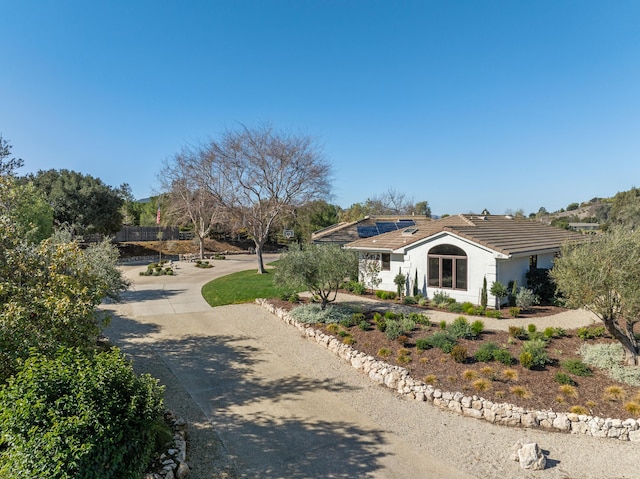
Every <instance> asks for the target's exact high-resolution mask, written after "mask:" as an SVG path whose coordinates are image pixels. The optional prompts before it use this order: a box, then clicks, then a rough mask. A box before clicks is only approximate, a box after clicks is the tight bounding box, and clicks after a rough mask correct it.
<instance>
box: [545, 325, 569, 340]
mask: <svg viewBox="0 0 640 479" xmlns="http://www.w3.org/2000/svg"><path fill="white" fill-rule="evenodd" d="M542 335H543V336H544V337H545V338H546V339H553V338H561V337H563V336H566V335H567V332H566V331H565V330H564V329H562V328H553V327H551V326H549V327H548V328H544V331H543V332H542Z"/></svg>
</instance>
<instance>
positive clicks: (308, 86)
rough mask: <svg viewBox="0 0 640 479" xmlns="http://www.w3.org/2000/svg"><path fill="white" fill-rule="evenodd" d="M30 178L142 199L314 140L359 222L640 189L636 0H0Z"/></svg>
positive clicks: (11, 99) (1, 30) (495, 209)
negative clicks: (289, 136)
mask: <svg viewBox="0 0 640 479" xmlns="http://www.w3.org/2000/svg"><path fill="white" fill-rule="evenodd" d="M0 14H1V26H0V133H1V134H2V136H3V137H4V139H5V140H8V141H9V142H10V143H11V144H12V145H13V153H14V154H15V156H18V157H20V158H22V159H23V160H24V161H25V168H24V169H23V170H21V171H20V173H26V172H28V171H37V170H39V169H49V168H56V169H62V168H66V169H71V170H75V171H79V172H81V173H84V174H90V175H92V176H96V177H99V178H101V179H102V180H103V181H104V182H105V183H107V184H109V185H112V186H119V185H120V184H121V183H129V184H130V185H131V187H132V189H133V193H134V196H136V197H137V198H143V197H146V196H149V195H151V194H154V193H156V192H157V188H158V182H157V175H158V173H159V170H160V168H161V164H162V161H163V160H164V159H166V158H168V157H170V156H172V155H173V154H175V153H176V152H178V151H179V150H180V149H181V148H182V147H183V146H184V145H187V144H193V143H199V142H203V141H206V140H207V139H210V138H216V137H217V136H218V135H219V134H220V133H221V132H222V131H224V129H226V128H236V127H238V125H239V124H246V125H248V126H256V125H259V124H261V123H265V122H268V123H271V124H273V125H274V126H276V127H278V128H282V129H286V130H291V131H293V132H299V133H301V134H305V135H310V136H313V137H315V138H316V139H317V141H318V142H319V143H320V144H321V145H323V149H324V154H325V155H326V158H327V159H328V160H329V161H330V162H331V163H332V165H333V171H334V175H335V179H334V181H333V184H334V198H333V199H332V202H333V203H336V204H338V205H340V206H342V207H348V206H350V205H351V204H352V203H355V202H364V201H365V200H366V199H367V198H368V197H374V196H378V195H380V194H381V193H383V192H385V191H387V190H389V189H393V190H395V191H396V192H402V193H404V194H405V195H406V196H407V198H408V199H412V200H413V201H424V200H426V201H428V202H429V204H430V206H431V209H432V211H433V213H434V214H444V213H449V214H455V213H469V212H480V211H481V210H482V209H483V208H488V209H489V211H490V212H491V213H494V214H502V213H505V212H506V211H507V210H512V211H515V210H518V209H523V210H524V211H525V213H527V214H528V213H530V212H536V211H538V209H539V208H540V207H542V206H544V207H545V208H546V209H547V210H548V211H555V210H557V209H560V208H563V207H566V206H567V205H568V204H569V203H572V202H580V201H585V200H589V199H591V198H592V197H595V196H600V197H607V196H613V195H614V194H615V193H617V192H618V191H625V190H628V189H630V188H631V187H632V186H640V181H638V179H639V176H640V175H639V173H640V1H638V0H628V1H626V0H615V1H607V0H602V1H591V0H575V1H565V0H535V1H534V0H531V1H524V0H504V1H498V0H494V1H491V0H488V1H483V0H468V1H464V0H438V1H430V0H423V1H402V0H396V1H392V0H388V1H377V0H368V1H364V0H363V1H351V0H340V1H339V0H295V1H294V0H219V1H215V0H206V1H205V0H189V1H185V0H182V1H180V0H174V1H167V0H144V1H137V0H109V1H106V0H90V1H87V0H55V1H54V0H51V1H50V0H42V1H35V0H0Z"/></svg>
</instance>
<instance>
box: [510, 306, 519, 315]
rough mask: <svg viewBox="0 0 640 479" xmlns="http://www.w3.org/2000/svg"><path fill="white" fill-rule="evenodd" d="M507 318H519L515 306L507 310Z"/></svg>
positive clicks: (517, 309)
mask: <svg viewBox="0 0 640 479" xmlns="http://www.w3.org/2000/svg"><path fill="white" fill-rule="evenodd" d="M509 316H511V317H512V318H517V317H518V316H520V308H519V307H517V306H511V307H510V308H509Z"/></svg>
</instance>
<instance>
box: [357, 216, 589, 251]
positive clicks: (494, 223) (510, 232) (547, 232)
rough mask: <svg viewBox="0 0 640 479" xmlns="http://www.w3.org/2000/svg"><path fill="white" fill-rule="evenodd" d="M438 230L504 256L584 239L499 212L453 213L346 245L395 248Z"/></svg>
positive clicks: (406, 245)
mask: <svg viewBox="0 0 640 479" xmlns="http://www.w3.org/2000/svg"><path fill="white" fill-rule="evenodd" d="M442 232H449V233H452V234H455V235H457V236H460V237H462V238H465V239H468V240H470V241H473V242H474V243H478V244H480V245H483V246H485V247H487V248H489V249H492V250H494V251H497V252H499V253H502V254H505V255H507V256H508V255H512V254H523V253H528V252H536V251H544V250H555V249H559V248H560V246H561V245H562V244H563V243H564V242H566V241H582V240H584V239H585V236H584V235H582V234H580V233H576V232H574V231H567V230H563V229H560V228H556V227H553V226H548V225H545V224H542V223H540V222H537V221H533V220H529V219H515V218H512V217H509V216H499V215H487V216H480V215H456V216H447V217H446V218H442V219H440V220H437V221H433V222H431V223H428V224H424V225H420V226H416V230H415V231H414V232H412V233H410V232H407V231H406V230H402V231H392V232H390V233H385V234H383V235H379V236H375V237H372V238H363V239H359V240H356V241H353V242H351V243H349V244H347V245H346V246H347V247H348V248H353V249H361V250H376V251H399V250H402V249H403V248H406V247H408V246H410V245H413V244H416V243H418V242H420V241H422V240H424V239H426V238H429V237H431V236H433V235H436V234H438V233H442Z"/></svg>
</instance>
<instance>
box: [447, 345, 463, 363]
mask: <svg viewBox="0 0 640 479" xmlns="http://www.w3.org/2000/svg"><path fill="white" fill-rule="evenodd" d="M449 354H450V355H451V357H452V358H453V360H454V361H455V362H456V363H464V362H465V361H466V360H467V348H465V347H464V346H460V345H459V344H456V345H455V346H454V347H453V348H452V349H451V353H449Z"/></svg>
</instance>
